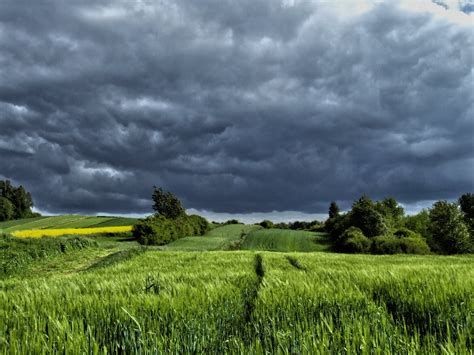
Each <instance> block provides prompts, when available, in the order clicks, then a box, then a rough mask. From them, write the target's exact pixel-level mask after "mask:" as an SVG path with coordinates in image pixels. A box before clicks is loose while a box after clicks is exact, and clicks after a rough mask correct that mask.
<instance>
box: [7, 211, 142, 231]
mask: <svg viewBox="0 0 474 355" xmlns="http://www.w3.org/2000/svg"><path fill="white" fill-rule="evenodd" d="M135 222H136V219H135V218H125V217H95V216H80V215H62V216H50V217H36V218H25V219H18V220H14V221H7V222H0V232H4V233H11V232H14V231H18V230H26V229H63V228H96V227H110V226H129V225H132V224H134V223H135Z"/></svg>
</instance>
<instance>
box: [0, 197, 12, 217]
mask: <svg viewBox="0 0 474 355" xmlns="http://www.w3.org/2000/svg"><path fill="white" fill-rule="evenodd" d="M14 214H15V206H13V203H11V202H10V200H8V199H7V198H5V197H0V222H1V221H9V220H10V219H12V218H13V216H14Z"/></svg>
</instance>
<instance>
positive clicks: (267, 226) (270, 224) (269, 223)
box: [259, 219, 274, 229]
mask: <svg viewBox="0 0 474 355" xmlns="http://www.w3.org/2000/svg"><path fill="white" fill-rule="evenodd" d="M259 225H260V226H262V227H263V228H265V229H270V228H274V224H273V222H272V221H269V220H268V219H265V220H263V221H262V222H260V223H259Z"/></svg>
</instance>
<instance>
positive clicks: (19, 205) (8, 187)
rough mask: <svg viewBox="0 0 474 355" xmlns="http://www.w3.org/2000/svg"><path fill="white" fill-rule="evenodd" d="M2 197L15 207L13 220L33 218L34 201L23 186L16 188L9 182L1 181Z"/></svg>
mask: <svg viewBox="0 0 474 355" xmlns="http://www.w3.org/2000/svg"><path fill="white" fill-rule="evenodd" d="M0 197H3V198H5V199H7V200H8V201H10V202H11V204H12V205H13V216H12V217H11V219H19V218H27V217H30V216H32V212H31V208H32V207H33V199H32V198H31V194H30V193H29V192H27V191H26V190H25V188H24V187H23V186H21V185H20V186H19V187H15V186H13V185H12V184H11V183H10V181H9V180H4V181H3V180H2V181H0Z"/></svg>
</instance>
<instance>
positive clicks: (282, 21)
mask: <svg viewBox="0 0 474 355" xmlns="http://www.w3.org/2000/svg"><path fill="white" fill-rule="evenodd" d="M413 4H416V5H417V6H416V7H414V6H413ZM461 5H462V7H460V8H458V9H456V8H449V6H447V5H445V3H442V4H441V5H439V4H435V3H430V2H426V3H424V2H417V3H414V2H406V3H405V2H400V3H397V4H394V2H391V1H388V2H384V3H372V2H362V1H347V2H344V3H343V5H338V6H336V5H331V4H329V3H327V2H309V1H281V2H280V1H274V0H242V1H238V2H236V1H231V0H229V1H223V0H202V1H199V2H194V1H184V0H183V1H180V0H177V1H171V0H170V1H165V0H164V1H159V2H158V1H157V2H148V1H143V2H129V1H123V2H120V1H101V2H96V1H74V2H64V1H59V0H58V1H47V2H46V1H44V2H43V1H38V2H33V3H28V4H27V3H25V2H17V1H11V2H10V1H2V2H1V3H0V178H2V177H4V178H9V179H12V180H13V181H15V182H17V183H22V184H24V185H26V187H27V188H28V189H29V190H30V191H32V193H33V197H34V199H35V202H36V206H37V207H38V208H39V209H41V210H42V211H49V212H57V213H60V212H81V213H95V212H109V213H144V212H146V211H149V210H150V201H149V200H150V194H151V189H152V186H153V185H159V186H163V187H164V188H165V189H168V190H171V191H173V192H175V193H176V194H177V195H178V196H179V197H180V198H181V199H182V200H183V202H184V205H185V206H186V207H187V208H194V209H197V210H207V211H214V212H226V213H248V212H270V211H285V210H292V211H301V212H310V213H324V212H326V210H327V205H328V203H329V201H331V200H338V201H340V203H341V205H342V206H343V207H347V206H348V205H349V203H350V201H352V200H353V199H355V198H357V197H358V196H360V195H361V194H363V193H366V194H368V195H370V196H372V197H374V198H381V197H384V196H388V195H391V196H394V197H396V198H397V199H399V200H401V201H402V202H404V203H406V204H417V203H419V201H426V200H436V199H441V198H446V199H454V198H457V197H458V196H459V195H460V194H462V193H464V192H467V191H472V189H473V180H474V156H473V151H474V150H473V148H474V147H473V135H474V120H473V117H474V109H473V102H474V97H473V96H474V88H473V82H474V71H473V52H472V48H473V45H474V43H473V25H472V23H473V22H472V19H473V16H472V14H471V13H470V11H469V9H470V7H469V6H470V5H469V3H463V4H461ZM461 5H460V6H461ZM473 8H474V7H473ZM466 9H467V10H466ZM461 10H462V11H461ZM463 11H464V12H463Z"/></svg>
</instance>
